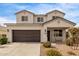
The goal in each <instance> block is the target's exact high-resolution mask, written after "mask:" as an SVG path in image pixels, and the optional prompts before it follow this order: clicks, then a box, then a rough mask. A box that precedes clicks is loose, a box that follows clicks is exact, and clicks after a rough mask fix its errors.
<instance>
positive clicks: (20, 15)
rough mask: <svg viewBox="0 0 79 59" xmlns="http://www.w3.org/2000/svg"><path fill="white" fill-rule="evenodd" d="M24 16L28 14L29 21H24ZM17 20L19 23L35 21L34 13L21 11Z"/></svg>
mask: <svg viewBox="0 0 79 59" xmlns="http://www.w3.org/2000/svg"><path fill="white" fill-rule="evenodd" d="M22 16H28V21H22V19H21V17H22ZM16 22H17V23H33V14H32V13H29V12H21V13H18V14H16Z"/></svg>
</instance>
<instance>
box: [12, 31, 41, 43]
mask: <svg viewBox="0 0 79 59" xmlns="http://www.w3.org/2000/svg"><path fill="white" fill-rule="evenodd" d="M12 32H13V41H14V42H40V30H13V31H12Z"/></svg>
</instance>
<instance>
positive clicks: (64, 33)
mask: <svg viewBox="0 0 79 59" xmlns="http://www.w3.org/2000/svg"><path fill="white" fill-rule="evenodd" d="M65 40H66V30H63V42H65Z"/></svg>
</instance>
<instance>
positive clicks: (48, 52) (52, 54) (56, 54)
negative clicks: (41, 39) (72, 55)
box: [47, 49, 62, 56]
mask: <svg viewBox="0 0 79 59" xmlns="http://www.w3.org/2000/svg"><path fill="white" fill-rule="evenodd" d="M47 56H62V54H61V53H60V52H59V51H57V50H54V49H50V50H48V51H47Z"/></svg>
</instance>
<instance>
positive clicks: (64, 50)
mask: <svg viewBox="0 0 79 59" xmlns="http://www.w3.org/2000/svg"><path fill="white" fill-rule="evenodd" d="M51 45H52V47H51V48H45V47H44V46H43V44H41V47H40V55H41V56H46V54H47V51H48V50H50V49H54V50H57V51H59V52H60V53H61V54H62V56H72V55H74V56H79V47H78V49H77V50H74V49H73V47H71V46H67V45H65V44H56V43H52V44H51Z"/></svg>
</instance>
